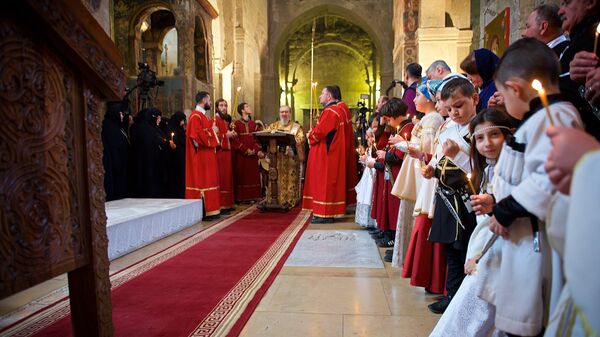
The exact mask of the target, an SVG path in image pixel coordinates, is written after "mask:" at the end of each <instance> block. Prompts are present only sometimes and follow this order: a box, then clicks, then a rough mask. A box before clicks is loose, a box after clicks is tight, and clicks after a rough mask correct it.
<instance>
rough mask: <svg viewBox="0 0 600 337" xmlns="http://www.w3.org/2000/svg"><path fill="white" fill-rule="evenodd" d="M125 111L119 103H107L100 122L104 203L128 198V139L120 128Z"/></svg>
mask: <svg viewBox="0 0 600 337" xmlns="http://www.w3.org/2000/svg"><path fill="white" fill-rule="evenodd" d="M125 110H126V109H125V107H124V105H123V103H122V102H121V101H118V102H109V103H108V104H107V111H106V114H105V115H104V120H103V121H102V145H103V146H104V152H103V156H102V163H103V164H104V172H105V173H104V190H105V191H106V201H111V200H117V199H123V198H126V197H128V196H129V138H128V137H127V133H126V132H125V130H123V127H122V126H123V116H124V115H123V114H124V111H125Z"/></svg>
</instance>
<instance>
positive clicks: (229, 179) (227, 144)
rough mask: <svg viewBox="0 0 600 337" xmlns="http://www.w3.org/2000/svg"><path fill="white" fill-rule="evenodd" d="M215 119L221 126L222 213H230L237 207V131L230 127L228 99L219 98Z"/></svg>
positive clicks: (220, 177) (220, 180)
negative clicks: (234, 149)
mask: <svg viewBox="0 0 600 337" xmlns="http://www.w3.org/2000/svg"><path fill="white" fill-rule="evenodd" d="M215 106H216V107H217V108H216V110H215V118H214V121H215V122H216V124H217V127H218V128H219V134H218V136H219V142H220V145H219V146H217V165H218V167H219V187H220V189H221V214H228V213H230V212H231V211H233V210H234V208H235V203H234V198H233V154H232V151H231V138H233V137H235V135H236V133H235V131H232V130H230V129H229V125H230V124H231V116H230V115H229V114H228V113H227V108H228V105H227V101H226V100H224V99H222V98H219V99H218V100H217V102H216V104H215Z"/></svg>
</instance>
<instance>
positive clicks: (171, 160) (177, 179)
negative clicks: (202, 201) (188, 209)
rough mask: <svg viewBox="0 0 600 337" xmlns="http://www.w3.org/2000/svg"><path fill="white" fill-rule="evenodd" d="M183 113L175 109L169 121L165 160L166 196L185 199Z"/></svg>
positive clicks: (184, 120) (184, 119)
mask: <svg viewBox="0 0 600 337" xmlns="http://www.w3.org/2000/svg"><path fill="white" fill-rule="evenodd" d="M185 122H186V118H185V114H184V113H183V112H181V111H177V112H175V113H174V114H173V116H171V120H170V122H169V134H168V135H167V136H168V137H169V140H171V142H170V144H169V145H170V146H169V157H168V160H167V163H168V164H167V171H168V173H167V176H168V186H167V191H168V196H169V198H177V199H185Z"/></svg>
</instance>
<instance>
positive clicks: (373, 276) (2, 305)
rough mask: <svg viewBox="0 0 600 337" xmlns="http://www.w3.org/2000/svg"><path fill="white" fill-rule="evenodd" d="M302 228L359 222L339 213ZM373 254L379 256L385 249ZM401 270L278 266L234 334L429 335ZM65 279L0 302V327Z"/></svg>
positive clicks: (58, 289)
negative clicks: (333, 219)
mask: <svg viewBox="0 0 600 337" xmlns="http://www.w3.org/2000/svg"><path fill="white" fill-rule="evenodd" d="M211 225H212V223H199V224H196V225H194V226H192V227H189V228H187V229H184V230H182V231H180V232H178V233H175V234H173V235H171V236H169V237H166V238H164V239H162V240H160V241H157V242H155V243H153V244H150V245H148V246H146V247H143V248H141V249H139V250H137V251H135V252H133V253H130V254H128V255H125V256H123V257H121V258H118V259H116V260H114V261H112V262H111V265H110V270H111V273H112V272H114V271H117V270H120V269H122V268H124V267H126V266H129V265H131V264H133V263H135V262H137V261H139V260H141V259H144V258H145V257H147V256H149V255H152V254H154V253H156V252H158V251H160V250H162V249H164V248H166V247H169V246H170V245H172V244H174V243H176V242H178V241H180V240H181V239H183V238H186V237H188V236H190V235H192V234H193V233H195V232H197V231H199V230H202V229H205V228H207V227H208V226H211ZM308 229H324V230H328V229H331V230H357V229H359V227H358V226H357V225H356V224H354V223H353V222H352V219H351V218H346V219H343V220H342V221H339V222H336V223H335V224H322V225H310V226H309V227H308ZM223 248H224V249H228V248H227V247H223ZM379 252H380V254H381V256H382V257H383V254H384V252H385V249H380V250H379ZM400 272H401V271H400V269H397V268H392V267H391V266H390V264H389V263H385V267H384V268H325V267H284V268H283V269H282V270H281V272H280V274H279V275H278V276H277V278H276V279H275V281H274V283H273V285H272V286H271V287H270V289H269V291H268V292H267V293H266V295H265V297H264V298H263V299H262V301H261V302H260V304H259V306H258V307H257V309H256V311H255V312H254V314H253V315H252V317H251V318H250V320H249V321H248V323H247V324H246V326H245V328H244V330H243V331H242V333H241V335H240V336H243V337H254V336H256V337H258V336H260V337H268V336H277V337H282V336H286V337H293V336H314V337H318V336H323V337H336V336H340V337H342V336H343V337H349V336H368V337H377V336H390V337H392V336H393V337H405V336H406V337H409V336H410V337H420V336H428V335H429V332H430V331H431V330H432V329H433V326H434V325H435V324H436V322H437V320H438V319H439V316H437V315H434V314H431V313H430V312H429V311H428V310H427V304H429V303H431V302H433V301H434V296H431V295H427V294H426V293H425V291H424V290H423V289H422V288H415V287H412V286H410V285H409V284H408V280H406V279H403V278H401V277H400ZM66 284H67V277H66V275H62V276H59V277H56V278H54V279H52V280H49V281H47V282H44V283H42V284H39V285H37V286H35V287H33V288H30V289H28V290H26V291H23V292H21V293H18V294H15V295H13V296H10V297H8V298H6V299H4V300H2V301H0V327H1V326H5V325H7V324H10V320H14V319H18V318H19V317H23V316H26V315H28V313H31V312H34V311H36V310H37V309H39V308H42V307H44V306H45V305H47V304H49V303H52V301H54V300H56V299H58V298H60V297H62V296H64V294H65V293H66V290H65V286H66ZM11 313H12V314H11Z"/></svg>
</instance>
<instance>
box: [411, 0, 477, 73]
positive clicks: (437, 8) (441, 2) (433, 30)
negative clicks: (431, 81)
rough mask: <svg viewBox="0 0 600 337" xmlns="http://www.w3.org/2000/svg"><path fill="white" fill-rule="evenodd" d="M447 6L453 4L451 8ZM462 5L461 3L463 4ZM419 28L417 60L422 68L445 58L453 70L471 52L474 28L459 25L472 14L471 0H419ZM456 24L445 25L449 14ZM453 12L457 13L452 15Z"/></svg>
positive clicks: (456, 69) (417, 34) (455, 69)
mask: <svg viewBox="0 0 600 337" xmlns="http://www.w3.org/2000/svg"><path fill="white" fill-rule="evenodd" d="M448 6H449V7H450V8H448ZM460 6H462V7H460ZM419 7H420V8H419V20H420V21H419V29H418V30H417V32H416V46H417V53H418V60H419V61H418V62H419V64H421V66H423V70H425V69H427V67H429V65H430V64H431V63H432V62H433V61H435V60H440V59H441V60H444V61H446V63H448V65H449V66H450V68H452V71H460V69H459V68H458V65H459V64H460V62H461V61H462V60H463V59H464V58H465V57H466V56H467V55H468V54H469V51H470V49H471V43H472V38H473V31H471V30H468V29H460V27H461V26H464V22H465V21H467V20H466V19H465V18H466V17H470V15H471V3H470V1H466V2H461V3H460V5H459V4H458V3H457V2H455V1H454V2H450V3H448V2H447V1H445V0H430V1H420V3H419ZM447 13H448V15H449V16H450V20H451V21H456V23H454V22H453V24H454V27H446V14H447ZM453 16H454V17H453Z"/></svg>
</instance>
